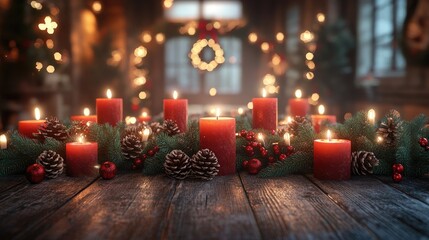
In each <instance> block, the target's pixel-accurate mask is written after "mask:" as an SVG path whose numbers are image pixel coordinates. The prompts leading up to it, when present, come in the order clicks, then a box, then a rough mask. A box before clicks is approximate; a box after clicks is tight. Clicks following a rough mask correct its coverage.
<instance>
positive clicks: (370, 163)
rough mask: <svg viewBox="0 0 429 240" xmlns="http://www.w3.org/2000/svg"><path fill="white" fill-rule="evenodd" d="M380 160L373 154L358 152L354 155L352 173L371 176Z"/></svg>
mask: <svg viewBox="0 0 429 240" xmlns="http://www.w3.org/2000/svg"><path fill="white" fill-rule="evenodd" d="M378 163H379V160H378V159H377V158H376V157H375V155H374V153H372V152H365V151H356V152H353V153H352V172H353V174H354V175H369V174H372V170H373V168H374V167H375V166H378Z"/></svg>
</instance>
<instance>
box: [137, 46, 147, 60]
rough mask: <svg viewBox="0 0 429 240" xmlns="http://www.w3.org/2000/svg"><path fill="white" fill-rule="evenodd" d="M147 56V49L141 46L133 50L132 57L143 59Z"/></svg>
mask: <svg viewBox="0 0 429 240" xmlns="http://www.w3.org/2000/svg"><path fill="white" fill-rule="evenodd" d="M146 55H147V49H146V48H145V47H143V46H140V47H138V48H136V49H134V56H136V57H141V58H144V57H146Z"/></svg>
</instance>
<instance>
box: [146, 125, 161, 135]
mask: <svg viewBox="0 0 429 240" xmlns="http://www.w3.org/2000/svg"><path fill="white" fill-rule="evenodd" d="M149 126H150V128H151V129H152V133H153V134H158V133H160V132H162V130H163V128H162V125H161V124H160V123H159V122H152V123H150V125H149Z"/></svg>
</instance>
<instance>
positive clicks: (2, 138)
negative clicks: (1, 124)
mask: <svg viewBox="0 0 429 240" xmlns="http://www.w3.org/2000/svg"><path fill="white" fill-rule="evenodd" d="M6 148H7V138H6V135H4V134H2V135H0V149H6Z"/></svg>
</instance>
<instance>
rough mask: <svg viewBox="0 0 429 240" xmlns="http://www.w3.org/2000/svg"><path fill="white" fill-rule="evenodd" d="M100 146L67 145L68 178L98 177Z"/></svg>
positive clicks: (75, 143)
mask: <svg viewBox="0 0 429 240" xmlns="http://www.w3.org/2000/svg"><path fill="white" fill-rule="evenodd" d="M97 164H98V144H97V143H93V142H84V143H79V142H72V143H67V144H66V166H67V167H66V172H67V175H68V176H71V177H79V176H96V175H97V169H96V168H95V167H96V166H97Z"/></svg>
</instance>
